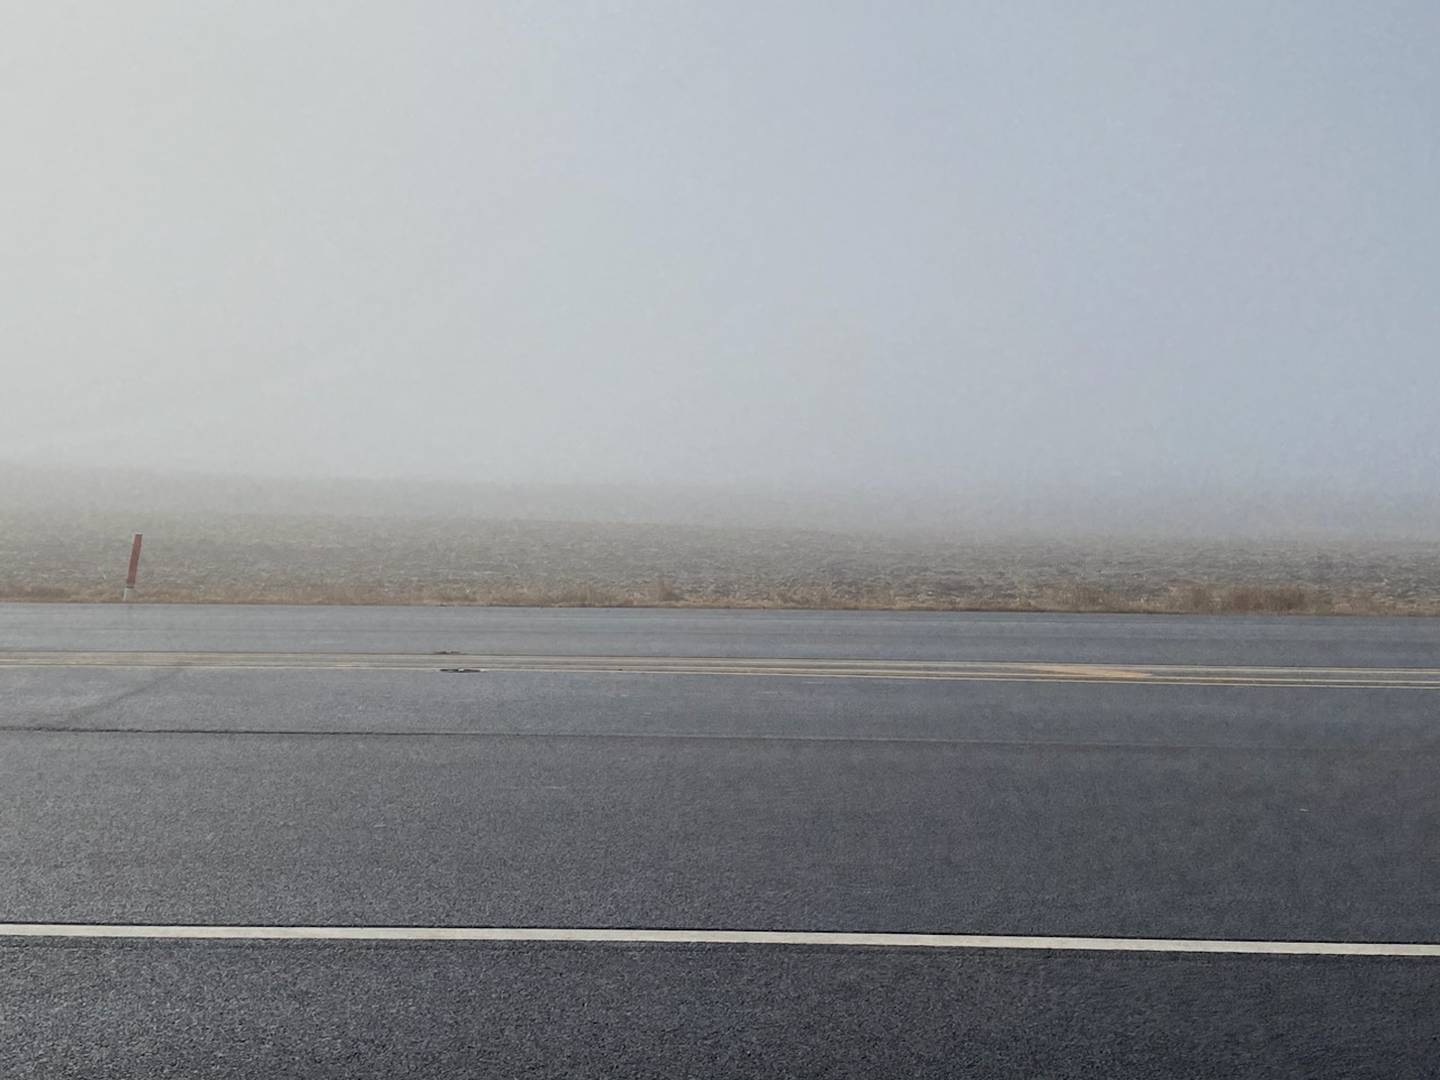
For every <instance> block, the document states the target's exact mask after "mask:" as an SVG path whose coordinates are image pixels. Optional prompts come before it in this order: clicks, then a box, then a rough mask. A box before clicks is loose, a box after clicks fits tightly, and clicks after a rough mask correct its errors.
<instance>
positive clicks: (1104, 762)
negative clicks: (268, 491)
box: [0, 605, 1440, 1078]
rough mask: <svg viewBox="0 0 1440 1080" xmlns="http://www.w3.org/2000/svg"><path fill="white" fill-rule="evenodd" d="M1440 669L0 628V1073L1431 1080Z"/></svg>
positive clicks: (1231, 650)
mask: <svg viewBox="0 0 1440 1080" xmlns="http://www.w3.org/2000/svg"><path fill="white" fill-rule="evenodd" d="M1437 646H1440V626H1437V624H1435V623H1431V622H1426V621H1421V620H1346V619H1331V620H1314V619H1293V620H1292V619H1228V618H1216V619H1170V618H1147V617H1118V616H1117V617H1097V616H1077V617H1055V616H1030V617H1026V616H1008V615H1007V616H951V615H915V616H909V615H905V616H898V615H888V614H885V615H875V614H870V613H865V614H851V615H847V614H837V613H823V614H822V613H784V614H780V613H758V612H756V613H730V612H695V613H681V612H673V611H668V612H646V611H625V612H606V611H581V612H559V611H524V610H498V611H497V610H489V611H486V610H466V609H375V608H371V609H309V608H240V609H235V608H198V607H197V608H182V607H160V606H154V607H146V606H144V605H135V606H131V607H129V608H122V607H120V606H119V605H114V606H95V607H78V606H74V607H70V606H39V605H35V606H23V605H14V606H0V785H3V790H4V791H5V793H6V796H7V807H8V809H7V812H6V813H5V814H4V815H3V816H0V866H3V867H4V869H5V873H4V874H3V875H0V922H5V923H7V924H16V925H11V926H8V927H5V928H0V1025H3V1030H4V1031H5V1033H6V1038H5V1039H4V1040H0V1074H3V1075H5V1076H35V1077H51V1076H55V1077H70V1076H73V1077H89V1076H95V1075H106V1076H119V1077H130V1076H134V1077H141V1076H147V1077H148V1076H154V1075H177V1076H192V1075H194V1076H226V1077H228V1076H236V1077H239V1076H253V1075H270V1076H335V1077H340V1076H345V1077H354V1076H387V1077H388V1076H395V1075H412V1076H463V1075H526V1076H532V1075H533V1076H546V1075H553V1076H686V1075H689V1076H707V1075H766V1076H772V1075H792V1076H867V1075H887V1074H888V1075H904V1076H975V1077H984V1076H1001V1077H1011V1076H1013V1077H1022V1076H1057V1077H1062V1076H1063V1077H1068V1076H1076V1077H1089V1076H1094V1077H1120V1076H1140V1077H1174V1076H1196V1077H1200V1076H1216V1075H1246V1076H1276V1077H1280V1076H1306V1077H1328V1076H1333V1077H1347V1078H1349V1077H1365V1076H1374V1077H1395V1076H1426V1075H1437V1074H1440V1018H1437V1012H1440V1010H1436V1009H1434V1007H1433V1002H1434V1000H1436V994H1437V991H1440V948H1437V947H1431V948H1428V949H1427V948H1419V949H1417V948H1415V946H1422V947H1423V946H1434V945H1435V943H1440V889H1437V883H1440V785H1437V784H1436V783H1435V777H1436V775H1437V770H1436V767H1437V765H1440V678H1437V677H1436V676H1437V675H1440V651H1437ZM437 652H444V653H447V654H463V655H462V656H461V657H459V658H457V657H455V656H451V655H445V656H436V655H433V654H435V653H437ZM261 653H263V654H265V656H264V657H263V658H262V659H263V661H264V662H263V663H260V662H257V660H256V658H255V657H254V656H251V655H245V654H261ZM321 654H323V655H321ZM367 656H368V657H369V659H370V662H371V663H372V664H373V665H374V666H363V665H362V664H359V663H358V662H357V659H356V658H357V657H361V658H363V657H367ZM507 656H508V657H511V658H515V657H526V658H528V659H527V660H525V662H524V663H523V664H521V665H520V666H519V669H518V670H517V669H513V668H511V667H506V666H505V664H504V663H503V662H502V660H501V659H497V658H504V657H507ZM582 657H626V658H629V659H628V660H627V662H626V663H623V664H614V665H610V667H613V668H614V670H607V669H604V665H602V666H601V669H598V670H574V669H566V668H565V665H566V663H571V664H572V667H573V661H574V658H582ZM692 657H700V658H716V657H722V658H726V663H725V665H724V670H723V672H722V671H721V670H720V669H717V668H715V667H713V666H712V667H710V668H707V667H706V666H705V665H704V664H699V663H696V664H689V663H687V664H686V665H683V666H682V667H681V668H680V669H676V668H675V667H674V666H673V665H671V666H668V667H667V665H666V663H664V662H662V661H665V660H666V658H669V659H670V660H674V659H675V658H692ZM486 658H488V659H486ZM567 658H569V659H567ZM462 660H463V661H464V662H461V661H462ZM472 660H473V661H474V662H473V663H472V662H471V661H472ZM776 660H786V661H796V662H795V663H787V664H785V665H784V666H783V671H784V673H781V672H780V671H778V670H777V669H776V668H775V666H774V663H773V662H774V661H776ZM562 661H563V662H562ZM799 661H806V662H804V663H802V662H799ZM826 661H853V663H845V664H838V665H836V664H828V663H826ZM904 661H913V662H916V663H917V665H918V666H914V667H905V666H904V665H903V664H902V663H900V662H904ZM880 662H884V664H885V665H888V666H887V667H885V669H884V671H883V672H880V673H877V672H878V671H879V669H878V668H876V667H875V666H874V665H875V664H877V663H880ZM487 665H488V666H487ZM897 665H898V666H897ZM995 665H1006V666H1005V667H1004V669H1003V671H1002V673H1001V675H999V676H997V675H995V674H994V672H995V670H996V669H995ZM1156 665H1165V668H1164V670H1163V671H1160V670H1157V669H1156V668H1155V666H1156ZM445 667H461V668H464V669H466V670H462V671H448V672H447V671H445V670H443V668H445ZM1259 667H1271V668H1283V669H1285V673H1284V674H1283V677H1280V679H1281V681H1278V682H1277V681H1275V679H1276V678H1277V676H1275V675H1274V674H1273V672H1272V673H1270V674H1266V673H1265V672H1257V670H1256V669H1257V668H1259ZM557 668H558V669H557ZM691 669H694V670H691ZM1201 669H1203V671H1202V670H1201ZM1298 669H1303V673H1302V674H1299V675H1297V674H1296V671H1297V670H1298ZM1357 669H1359V670H1357ZM1186 672H1189V673H1190V674H1188V675H1187V674H1185V673H1186ZM1217 672H1218V674H1217ZM1397 673H1400V674H1397ZM1192 676H1193V678H1194V681H1190V682H1186V681H1184V679H1185V678H1191V677H1192ZM1397 678H1398V679H1403V681H1404V685H1397V684H1396V683H1395V681H1394V680H1395V679H1397ZM1266 680H1270V681H1266ZM136 927H152V928H153V929H138V930H137V929H135V928H136ZM295 927H312V928H315V929H313V930H299V931H296V930H287V929H286V928H295ZM395 928H401V929H398V930H397V929H395ZM525 928H539V935H540V937H541V938H542V940H536V941H507V940H498V941H497V940H445V938H446V936H447V935H449V936H450V937H457V936H458V937H461V938H463V937H465V936H466V935H467V934H468V935H470V936H471V937H476V936H483V935H485V934H490V935H492V936H493V935H497V934H498V935H501V936H503V935H505V934H510V935H512V936H513V935H514V934H516V933H519V932H521V931H523V930H524V929H525ZM646 930H650V931H654V930H661V931H668V932H670V934H671V935H672V940H669V941H666V942H660V943H656V942H647V941H644V940H640V938H642V937H643V934H629V935H628V936H627V933H628V932H630V931H646ZM615 931H620V932H621V933H620V940H618V941H616V940H593V939H594V938H596V937H603V936H604V935H605V934H606V933H612V932H615ZM710 931H728V932H737V933H738V934H739V935H740V938H741V940H740V941H739V942H738V943H736V942H731V943H716V942H714V941H710V940H707V939H706V933H707V932H710ZM122 933H129V934H132V935H138V936H130V937H120V936H118V935H120V934H122ZM287 933H288V934H291V935H296V936H297V939H295V940H275V938H276V936H277V935H283V934H287ZM326 933H334V934H341V935H345V937H344V938H343V939H342V940H322V937H323V935H324V934H326ZM75 934H82V935H86V936H80V937H76V936H73V935H75ZM184 934H190V935H196V934H198V935H200V937H199V938H198V939H197V938H193V937H192V938H184V937H182V936H180V935H184ZM221 934H229V935H232V939H229V940H220V939H216V937H215V936H216V935H221ZM837 934H849V935H893V934H902V935H929V936H931V937H927V938H924V939H922V938H918V937H917V938H903V939H890V938H885V937H875V938H873V939H872V938H869V937H865V938H860V939H852V938H840V937H835V936H833V935H837ZM407 935H408V938H407ZM567 935H570V936H578V937H580V938H581V940H565V938H566V936H567ZM587 935H588V936H589V938H590V939H586V936H587ZM746 935H749V937H748V938H746ZM767 935H781V937H780V938H779V939H778V940H777V939H774V938H772V937H767ZM785 935H790V937H786V936H785ZM934 935H949V936H947V937H938V938H937V937H933V936H934ZM974 935H992V936H1000V937H1002V938H1003V940H1002V941H1000V942H994V941H988V940H987V941H981V942H977V941H975V940H974ZM1076 937H1083V938H1086V939H1091V940H1089V941H1088V942H1069V943H1068V944H1067V943H1064V942H1057V941H1055V940H1053V939H1057V938H1076ZM1136 939H1146V941H1147V942H1148V944H1145V945H1144V947H1145V948H1146V949H1150V950H1152V951H1145V952H1138V951H1136V949H1137V948H1139V947H1140V945H1137V943H1136ZM855 940H866V941H871V942H872V943H869V944H854V941H855ZM922 940H923V941H925V942H928V944H921V943H920V942H922ZM1294 943H1302V944H1301V945H1299V946H1296V945H1295V944H1294ZM977 945H983V946H984V947H976V946H977ZM1082 946H1083V947H1082ZM1210 948H1225V949H1229V950H1232V951H1229V952H1224V953H1216V954H1211V953H1196V952H1193V951H1191V950H1194V949H1210ZM1286 948H1292V949H1293V948H1298V949H1300V950H1301V951H1300V954H1298V955H1283V954H1277V952H1276V950H1282V949H1286ZM1307 950H1308V951H1307ZM1367 950H1368V951H1370V952H1373V953H1375V954H1376V955H1348V954H1347V953H1348V952H1356V951H1367Z"/></svg>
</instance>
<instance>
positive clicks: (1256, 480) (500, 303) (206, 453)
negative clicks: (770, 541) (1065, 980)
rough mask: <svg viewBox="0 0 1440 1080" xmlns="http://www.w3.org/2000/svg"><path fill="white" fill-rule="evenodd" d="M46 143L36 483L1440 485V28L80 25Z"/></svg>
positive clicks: (1021, 20) (1173, 17)
mask: <svg viewBox="0 0 1440 1080" xmlns="http://www.w3.org/2000/svg"><path fill="white" fill-rule="evenodd" d="M0 132H3V138H4V170H3V180H0V184H3V188H0V190H3V198H0V224H3V243H0V297H3V300H0V303H3V320H0V335H3V337H0V365H3V376H4V383H3V388H0V395H3V396H0V402H3V405H0V460H11V461H63V462H70V463H114V464H124V465H141V466H162V467H167V466H173V467H183V468H190V469H207V470H216V469H220V470H227V471H246V472H257V471H258V472H270V473H301V474H329V473H341V474H350V475H373V474H385V475H408V474H416V475H422V474H423V475H429V476H438V477H451V478H454V477H464V476H470V477H475V478H477V479H486V480H494V479H500V480H507V481H515V480H520V481H523V480H529V479H538V480H562V481H590V480H600V481H622V482H633V481H648V480H655V481H675V480H683V479H687V478H694V479H697V480H700V481H704V482H727V481H737V482H741V483H753V482H756V481H759V480H764V481H767V482H771V483H779V484H797V485H800V484H804V485H821V486H824V487H830V488H844V487H846V486H848V485H851V484H857V485H888V484H903V485H907V486H933V485H948V486H951V487H952V488H954V489H957V490H963V489H968V488H972V487H974V488H982V489H984V488H990V489H993V488H997V487H1006V486H1009V487H1026V488H1031V489H1035V490H1039V489H1041V488H1053V487H1055V486H1066V485H1069V486H1079V487H1082V488H1083V487H1093V488H1108V489H1111V490H1115V489H1117V488H1118V489H1123V488H1125V487H1127V486H1130V485H1136V486H1140V485H1169V484H1181V485H1184V484H1189V483H1205V484H1215V483H1221V484H1234V485H1237V486H1241V487H1247V488H1250V489H1251V490H1256V489H1260V490H1264V489H1266V488H1269V487H1274V488H1277V489H1278V488H1280V487H1284V486H1288V485H1292V484H1297V483H1298V484H1311V485H1313V484H1317V483H1318V484H1325V485H1335V486H1336V487H1346V486H1350V487H1354V486H1366V485H1372V486H1375V487H1378V488H1381V489H1395V490H1399V489H1416V488H1424V487H1426V486H1433V485H1434V483H1435V478H1436V476H1437V475H1440V302H1437V301H1440V296H1437V286H1440V206H1437V199H1440V5H1437V4H1436V3H1434V2H1433V0H1415V2H1410V3H1406V2H1384V0H1378V2H1363V3H1362V2H1359V0H1356V2H1352V3H1335V2H1325V0H1303V2H1294V3H1283V2H1277V3H1260V2H1256V0H1243V2H1233V3H1226V2H1207V3H1184V4H1181V3H1164V2H1156V0H1137V2H1104V3H1101V2H1095V3H1089V2H1083V3H1082V2H1078V0H1077V2H1054V3H1024V2H1007V3H1000V2H993V3H992V2H987V3H966V2H962V0H951V2H947V3H920V2H879V0H876V2H871V3H844V2H834V0H830V2H790V3H774V2H766V3H738V2H724V3H710V4H704V5H699V4H684V3H679V2H675V0H666V2H659V0H657V2H654V3H594V4H569V3H559V2H555V3H494V2H491V3H485V2H478V0H464V2H461V0H453V2H439V0H434V2H415V3H395V2H393V0H386V2H355V3H327V2H321V0H310V2H296V0H237V2H233V3H230V2H217V0H176V2H173V3H162V2H158V0H131V2H128V3H123V4H121V3H114V2H111V0H106V2H63V0H47V2H44V3H31V4H14V5H10V8H9V10H8V12H7V16H6V32H5V35H4V40H3V42H0Z"/></svg>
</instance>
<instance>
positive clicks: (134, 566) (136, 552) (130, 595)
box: [120, 533, 143, 603]
mask: <svg viewBox="0 0 1440 1080" xmlns="http://www.w3.org/2000/svg"><path fill="white" fill-rule="evenodd" d="M142 539H143V537H142V536H141V535H140V534H139V533H136V534H135V539H134V540H132V541H131V542H130V570H129V571H128V572H127V573H126V575H125V594H124V595H123V596H122V597H121V598H120V599H122V600H124V601H125V602H127V603H128V602H129V601H131V600H133V599H134V598H135V575H136V574H138V573H139V572H140V541H141V540H142Z"/></svg>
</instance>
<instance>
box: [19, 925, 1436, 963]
mask: <svg viewBox="0 0 1440 1080" xmlns="http://www.w3.org/2000/svg"><path fill="white" fill-rule="evenodd" d="M0 937H18V938H127V939H133V938H142V939H155V940H207V941H208V940H222V941H518V942H524V941H555V942H588V943H608V944H626V945H819V946H830V947H840V948H854V947H867V948H888V949H1047V950H1077V951H1083V952H1124V953H1132V952H1155V953H1240V954H1246V955H1255V956H1410V957H1431V958H1440V944H1425V943H1405V942H1398V943H1397V942H1371V941H1217V940H1208V939H1196V938H1100V937H1026V936H1010V935H996V934H855V933H830V932H825V931H806V930H617V929H581V928H567V927H529V926H137V925H131V924H128V923H108V924H107V923H0Z"/></svg>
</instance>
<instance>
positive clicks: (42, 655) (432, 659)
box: [0, 651, 1440, 690]
mask: <svg viewBox="0 0 1440 1080" xmlns="http://www.w3.org/2000/svg"><path fill="white" fill-rule="evenodd" d="M48 667H71V668H74V667H81V668H114V667H135V668H198V669H220V668H224V669H236V668H238V669H283V670H320V671H340V670H358V671H437V672H450V673H467V674H468V673H484V672H490V671H532V672H561V673H566V672H568V673H586V674H596V673H629V674H641V675H748V676H765V675H770V676H780V675H783V676H791V677H800V678H831V679H834V678H840V679H926V680H941V681H950V682H1031V683H1033V682H1059V683H1126V684H1130V685H1146V684H1149V685H1156V686H1191V685H1195V686H1281V687H1285V686H1290V687H1327V688H1339V689H1394V690H1440V669H1437V668H1340V667H1219V666H1215V667H1211V666H1200V665H1189V664H1186V665H1180V664H1123V665H1117V664H1071V663H1031V662H1027V663H1005V662H987V661H930V660H825V659H771V658H755V659H749V658H733V657H714V656H681V657H671V656H514V655H487V654H454V653H278V652H275V653H271V652H40V651H36V652H3V653H0V668H48Z"/></svg>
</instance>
